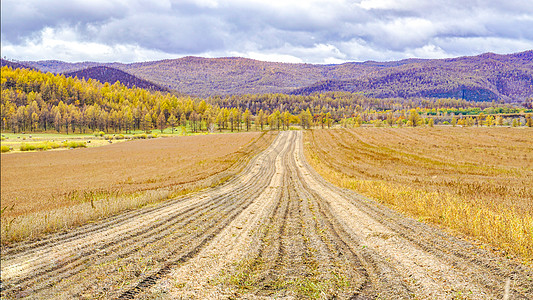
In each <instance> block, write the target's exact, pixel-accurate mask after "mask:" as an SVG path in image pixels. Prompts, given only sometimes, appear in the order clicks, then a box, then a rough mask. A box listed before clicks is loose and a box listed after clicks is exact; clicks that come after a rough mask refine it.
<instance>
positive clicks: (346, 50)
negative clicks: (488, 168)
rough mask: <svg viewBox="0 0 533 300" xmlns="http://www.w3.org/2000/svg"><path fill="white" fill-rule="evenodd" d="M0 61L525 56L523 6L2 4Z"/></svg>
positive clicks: (213, 0) (461, 2) (500, 0)
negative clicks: (519, 53) (0, 49)
mask: <svg viewBox="0 0 533 300" xmlns="http://www.w3.org/2000/svg"><path fill="white" fill-rule="evenodd" d="M1 6H2V7H1V12H2V15H1V17H2V19H1V23H2V24H1V25H2V37H1V39H2V41H1V42H2V46H1V47H2V57H3V56H6V57H7V58H10V59H17V60H44V59H58V60H64V61H70V62H75V61H100V62H111V61H119V62H135V61H146V60H158V59H166V58H178V57H183V56H187V55H194V56H204V57H226V56H242V57H249V58H254V59H259V60H267V61H281V62H306V63H341V62H345V61H366V60H377V61H387V60H397V59H403V58H410V57H419V58H444V57H456V56H463V55H476V54H480V53H484V52H495V53H500V54H505V53H514V52H520V51H525V50H531V49H533V1H531V0H439V1H432V0H351V1H350V0H305V1H291V0H227V1H222V0H154V1H140V0H69V1H64V0H2V1H1Z"/></svg>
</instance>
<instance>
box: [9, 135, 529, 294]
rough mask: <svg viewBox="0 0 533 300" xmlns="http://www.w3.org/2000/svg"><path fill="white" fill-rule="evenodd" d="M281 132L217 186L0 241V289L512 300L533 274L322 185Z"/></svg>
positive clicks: (297, 140) (297, 139)
mask: <svg viewBox="0 0 533 300" xmlns="http://www.w3.org/2000/svg"><path fill="white" fill-rule="evenodd" d="M303 151H304V150H303V143H302V132H294V131H289V132H282V133H280V135H279V136H278V137H277V138H276V139H275V140H274V142H273V143H272V145H271V146H270V147H269V148H267V149H266V150H265V151H263V152H262V153H261V154H259V155H258V156H256V157H254V158H253V159H252V160H251V161H250V163H249V164H248V165H247V166H246V168H244V170H243V171H242V172H241V173H240V174H238V175H236V176H235V177H233V178H231V179H229V180H228V181H226V182H225V183H223V184H222V185H220V186H217V187H213V188H209V189H207V190H205V191H201V192H198V193H194V194H190V195H186V196H183V197H179V198H176V199H175V200H171V201H166V202H163V203H161V204H159V205H155V206H152V207H146V208H143V209H139V210H135V211H130V212H127V213H125V214H122V215H117V216H115V217H113V218H111V219H108V220H102V221H100V222H96V223H93V224H87V225H84V226H82V227H79V228H78V229H76V230H73V231H70V232H66V233H57V234H55V235H51V236H49V237H47V238H45V239H42V240H40V241H35V242H22V243H16V244H13V245H10V246H9V247H4V248H3V249H2V297H3V298H6V299H11V298H20V297H27V298H46V299H51V298H57V299H65V298H77V299H79V298H81V299H84V298H87V299H95V298H103V299H110V298H111V299H113V298H119V299H134V298H137V299H161V298H169V299H176V298H178V299H179V298H181V299H235V298H240V299H268V298H287V299H289V298H290V299H294V298H295V299H325V298H327V299H331V298H338V299H378V298H379V299H409V298H416V299H452V298H471V299H501V298H503V296H504V293H505V292H504V287H505V282H506V280H507V279H510V280H511V285H510V292H509V295H508V296H510V297H511V298H512V299H528V298H531V297H532V296H533V283H532V282H531V278H533V272H532V270H531V269H529V268H527V267H525V266H524V265H521V264H518V263H516V262H513V261H510V260H506V259H504V258H501V257H498V256H494V255H493V254H491V253H490V252H487V251H484V250H482V249H479V248H477V247H474V246H473V245H472V244H470V243H468V242H467V241H464V240H461V239H458V238H455V237H453V236H450V235H448V234H446V233H443V232H441V231H439V230H436V229H435V228H432V227H430V226H428V225H425V224H423V223H419V222H417V221H415V220H412V219H409V218H405V217H403V216H402V215H400V214H398V213H396V212H394V211H392V210H390V209H388V208H386V207H384V206H382V205H380V204H377V203H376V202H374V201H372V200H370V199H368V198H365V197H362V196H360V195H357V194H355V193H354V192H352V191H350V190H345V189H340V188H338V187H335V186H333V185H331V184H329V183H327V182H326V181H324V180H323V179H322V178H321V177H320V176H319V175H318V174H317V173H316V172H315V171H314V170H313V169H311V168H310V167H309V165H308V164H307V163H306V160H305V157H304V154H303Z"/></svg>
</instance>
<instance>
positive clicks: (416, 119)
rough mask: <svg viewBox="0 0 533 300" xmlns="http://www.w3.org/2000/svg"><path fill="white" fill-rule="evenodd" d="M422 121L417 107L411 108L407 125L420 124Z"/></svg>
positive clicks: (414, 125)
mask: <svg viewBox="0 0 533 300" xmlns="http://www.w3.org/2000/svg"><path fill="white" fill-rule="evenodd" d="M421 122H422V118H421V117H420V115H419V114H418V112H417V111H416V109H411V110H410V111H409V118H408V119H407V126H413V127H416V126H417V125H420V124H421Z"/></svg>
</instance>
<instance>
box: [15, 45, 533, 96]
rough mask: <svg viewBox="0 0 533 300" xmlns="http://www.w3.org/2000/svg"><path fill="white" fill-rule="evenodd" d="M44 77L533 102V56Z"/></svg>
mask: <svg viewBox="0 0 533 300" xmlns="http://www.w3.org/2000/svg"><path fill="white" fill-rule="evenodd" d="M24 63H25V64H26V65H29V66H32V67H35V68H37V69H40V70H43V71H45V72H46V71H50V72H67V70H78V69H81V68H86V67H94V66H97V65H99V66H107V67H112V68H116V69H119V70H122V71H124V72H127V73H130V74H132V75H134V76H137V77H139V78H141V79H144V80H148V81H150V82H153V83H155V84H157V85H159V86H162V87H165V88H169V89H172V90H176V91H179V92H181V93H186V94H189V95H196V96H201V97H206V96H215V95H235V94H263V93H290V94H298V95H307V94H310V93H320V92H327V91H347V92H357V93H361V94H364V95H368V96H372V97H378V98H385V97H403V98H407V97H455V98H464V99H468V100H478V101H492V100H500V101H519V100H523V99H527V98H530V97H533V51H532V50H530V51H525V52H521V53H516V54H508V55H498V54H494V53H485V54H481V55H478V56H465V57H458V58H451V59H405V60H400V61H391V62H375V61H367V62H350V63H344V64H338V65H316V64H289V63H275V62H263V61H257V60H253V59H246V58H238V57H226V58H201V57H184V58H179V59H167V60H161V61H151V62H140V63H131V64H121V63H105V64H104V63H101V64H99V63H94V62H83V63H65V62H59V61H39V62H24Z"/></svg>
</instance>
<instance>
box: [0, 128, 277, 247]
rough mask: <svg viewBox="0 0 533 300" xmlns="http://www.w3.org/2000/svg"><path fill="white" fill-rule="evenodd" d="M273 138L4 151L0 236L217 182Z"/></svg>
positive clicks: (77, 220) (21, 234) (30, 232)
mask: <svg viewBox="0 0 533 300" xmlns="http://www.w3.org/2000/svg"><path fill="white" fill-rule="evenodd" d="M43 136H44V138H48V139H49V138H50V137H49V136H46V135H43ZM34 138H39V136H37V137H34ZM271 139H272V137H271V136H270V135H268V134H261V133H241V134H224V135H220V134H219V135H199V136H187V137H169V138H160V139H152V140H136V141H128V142H124V143H116V144H111V145H109V144H108V145H107V146H104V147H96V148H87V149H74V150H69V151H46V152H28V153H9V154H2V156H1V163H2V164H1V171H2V172H1V179H2V180H1V189H2V193H1V200H2V209H3V212H2V225H3V226H2V242H3V243H6V242H9V241H13V240H20V239H23V238H26V237H28V236H33V237H35V236H36V235H38V234H40V233H42V232H48V231H54V230H57V229H58V228H64V227H68V226H70V225H74V224H81V223H84V222H86V221H88V220H91V219H95V218H100V217H104V216H107V215H111V214H114V213H117V212H118V211H122V210H124V209H129V208H134V207H138V206H142V205H146V204H148V203H152V202H155V201H159V200H163V199H167V198H171V197H175V196H177V195H179V194H183V193H186V192H189V191H193V190H197V189H199V188H202V187H206V186H210V185H212V184H216V183H217V182H219V181H220V180H224V179H225V178H227V177H228V176H230V175H232V174H234V173H235V172H237V171H238V169H235V170H228V168H229V167H230V166H232V165H234V164H235V162H237V161H238V160H244V161H246V160H247V159H249V157H250V156H251V155H254V154H256V153H257V152H258V151H260V150H261V149H263V148H264V147H266V146H267V145H268V144H269V143H270V140H271ZM92 144H95V143H92ZM106 144H107V143H106ZM235 167H236V166H235ZM241 167H242V166H241ZM225 171H227V172H225ZM216 174H218V175H219V176H218V177H216V178H215V177H213V178H211V176H213V175H216ZM208 178H210V179H209V180H207V181H206V179H208ZM202 180H204V181H205V182H202Z"/></svg>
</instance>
